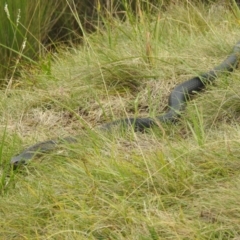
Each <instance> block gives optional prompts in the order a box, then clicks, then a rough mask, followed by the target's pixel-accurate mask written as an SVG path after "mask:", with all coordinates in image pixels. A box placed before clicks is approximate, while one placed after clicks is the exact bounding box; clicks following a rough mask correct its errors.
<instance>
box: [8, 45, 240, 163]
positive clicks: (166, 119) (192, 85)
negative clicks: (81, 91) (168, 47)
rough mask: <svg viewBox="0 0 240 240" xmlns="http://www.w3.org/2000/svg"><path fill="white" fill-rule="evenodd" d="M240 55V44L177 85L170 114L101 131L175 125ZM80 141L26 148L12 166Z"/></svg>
mask: <svg viewBox="0 0 240 240" xmlns="http://www.w3.org/2000/svg"><path fill="white" fill-rule="evenodd" d="M239 56H240V41H239V42H238V43H237V44H236V45H235V46H234V48H233V51H232V53H231V55H229V56H228V57H227V58H226V59H225V60H224V61H223V62H222V63H221V64H219V65H218V66H216V67H214V68H213V69H211V70H210V71H208V72H206V73H202V74H200V75H199V76H196V77H193V78H191V79H189V80H187V81H185V82H183V83H181V84H179V85H177V86H176V87H175V88H174V89H173V91H172V92H171V94H170V96H169V100H168V106H169V109H168V111H167V112H166V113H165V114H163V115H161V116H156V117H155V119H152V118H149V117H148V118H125V119H120V120H116V121H113V122H110V123H107V124H103V125H101V126H100V129H101V130H109V129H111V128H112V127H113V126H116V125H123V126H132V127H133V128H134V130H135V131H141V132H143V131H144V130H145V129H146V128H151V127H152V126H157V125H158V123H159V122H160V123H174V122H176V121H177V120H178V119H179V118H180V116H181V112H182V111H183V110H184V108H185V106H186V102H187V101H188V100H189V97H190V96H191V95H193V94H194V92H199V91H201V90H202V89H204V88H205V86H206V85H207V84H208V83H211V82H213V81H214V80H215V79H216V78H217V77H218V75H219V74H220V73H223V72H232V71H233V70H234V69H235V68H236V67H237V64H238V61H239ZM76 141H77V137H65V138H62V139H60V140H59V139H57V140H56V139H52V140H48V141H44V142H40V143H37V144H35V145H32V146H30V147H28V148H27V149H25V150H24V151H23V152H21V153H20V154H19V155H16V156H14V157H12V159H11V162H10V163H11V164H12V165H13V166H14V167H17V166H19V165H21V164H26V163H27V162H28V161H29V160H31V159H32V158H33V157H34V156H35V155H37V154H39V153H44V152H48V151H50V150H53V149H55V148H57V147H58V145H59V144H60V143H63V142H67V143H73V142H76Z"/></svg>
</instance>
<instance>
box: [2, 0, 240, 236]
mask: <svg viewBox="0 0 240 240" xmlns="http://www.w3.org/2000/svg"><path fill="white" fill-rule="evenodd" d="M16 2H18V1H16ZM22 2H24V1H22ZM52 2H53V1H52ZM56 2H58V1H56ZM59 2H60V1H59ZM123 2H124V1H123ZM136 3H138V1H136ZM149 3H150V2H149ZM18 4H20V1H19V3H18ZM49 4H52V3H50V1H49ZM56 4H57V3H56ZM17 6H18V5H17ZM44 6H46V5H44ZM73 6H74V5H73ZM136 6H138V7H137V8H136V9H137V13H136V11H132V10H131V9H129V8H126V9H125V12H124V19H122V17H117V16H116V15H111V14H110V15H107V14H106V12H103V13H101V14H100V15H99V16H97V17H98V18H99V19H98V18H97V21H96V22H95V24H93V23H91V25H93V27H94V28H93V29H94V31H92V32H88V31H87V30H86V29H85V27H83V24H82V21H76V23H77V25H76V26H78V28H79V29H80V32H81V34H80V33H79V36H81V44H79V45H73V44H72V45H58V46H56V48H55V50H54V51H53V50H52V53H51V52H48V51H47V50H46V51H43V52H44V54H42V55H41V58H40V60H38V61H37V60H36V59H34V58H33V56H31V55H28V53H27V51H31V50H32V49H33V48H29V46H33V45H31V44H29V43H26V44H27V46H26V48H25V49H23V50H21V49H22V42H24V37H25V35H23V36H20V35H19V36H18V35H17V32H16V31H17V29H18V27H22V28H23V30H22V31H24V29H25V28H24V27H23V26H25V27H26V26H29V28H28V27H26V29H30V27H32V25H31V24H30V25H27V22H28V21H26V22H25V23H24V24H23V19H22V16H23V12H21V19H22V20H21V21H22V22H21V24H22V25H21V24H20V23H19V25H18V26H17V22H16V20H13V18H12V17H13V15H14V14H12V13H11V14H10V16H11V20H12V22H10V25H6V26H8V27H6V30H8V31H10V32H11V31H12V32H11V33H12V37H13V39H14V42H12V44H13V45H10V50H13V49H16V56H15V58H14V57H13V58H12V57H11V60H12V61H16V60H19V62H18V63H17V64H16V62H15V64H13V69H15V72H16V73H17V75H13V74H12V73H11V74H9V76H10V77H9V78H7V82H6V83H7V84H6V85H7V86H6V87H3V88H2V90H1V91H0V95H1V105H0V106H1V118H0V122H1V124H0V126H1V132H2V134H1V139H2V141H1V145H0V146H1V147H0V150H1V151H0V152H1V154H0V164H1V175H0V180H1V181H0V190H1V198H0V239H142V240H148V239H154V240H155V239H224V240H225V239H239V238H240V227H239V226H240V208H239V201H240V191H239V190H240V189H239V186H240V185H239V182H240V177H239V176H240V168H239V156H240V151H239V144H240V128H239V118H240V114H239V113H240V111H239V109H240V104H239V102H240V101H239V93H238V92H239V91H238V89H239V88H240V84H239V77H240V72H239V70H236V71H234V72H233V73H231V74H223V75H221V76H220V77H219V78H218V79H217V81H216V84H214V85H213V86H208V88H207V90H206V91H205V92H204V93H201V94H199V95H197V97H196V98H195V99H194V100H193V101H191V102H190V103H189V104H188V107H187V109H186V112H185V113H184V115H183V117H182V120H181V121H180V122H179V123H178V124H177V125H174V126H173V125H171V126H169V125H160V126H159V128H156V129H152V130H150V131H148V132H146V133H145V134H142V133H135V132H133V131H132V130H131V129H128V131H124V130H122V129H116V131H114V132H113V133H111V132H110V133H104V132H101V131H98V130H97V129H96V128H94V127H95V126H98V125H100V124H102V123H104V122H108V121H111V120H114V119H118V118H122V117H126V116H151V117H153V118H154V116H156V115H159V114H161V113H162V112H164V111H165V110H166V106H167V97H168V95H169V93H170V91H171V89H172V88H173V87H174V86H175V85H176V84H177V83H179V82H183V81H185V80H187V79H189V78H191V77H192V76H195V75H197V74H198V73H200V72H204V71H206V70H208V69H209V68H211V67H212V66H215V65H217V64H218V63H220V62H221V61H222V60H223V59H225V58H226V56H227V55H228V54H229V53H231V50H232V47H233V46H234V44H235V43H236V42H237V41H238V40H239V34H240V30H239V16H240V15H239V10H238V8H237V6H236V5H229V3H226V4H225V5H224V3H222V5H221V4H219V3H218V4H216V3H214V2H213V3H211V4H209V5H206V4H204V3H194V2H190V1H185V2H183V1H169V5H166V6H165V7H164V8H163V7H161V6H157V5H154V3H152V4H150V5H149V6H151V7H152V9H153V11H152V12H149V11H147V10H146V11H145V8H146V6H144V8H143V7H141V5H136ZM8 7H9V9H10V1H9V3H8ZM19 7H20V5H19ZM29 7H30V6H29ZM3 8H4V6H3ZM66 8H68V9H70V8H69V6H68V7H66ZM9 11H10V10H9ZM21 11H26V13H27V12H28V11H30V10H27V9H25V10H21ZM31 11H32V10H31ZM45 11H53V12H49V13H46V14H54V13H56V11H55V10H53V8H51V7H50V6H48V7H46V10H45ZM10 12H11V11H10ZM71 14H72V17H73V18H74V19H75V20H76V19H77V16H78V15H76V12H75V11H72V12H71ZM32 15H33V14H32ZM1 16H2V15H1ZM15 16H17V11H16V14H15ZM16 19H17V18H16ZM39 19H43V17H41V15H39ZM6 24H9V19H6ZM14 26H15V27H14ZM34 26H35V29H34V27H33V29H32V30H31V31H29V30H27V31H26V32H27V33H28V34H29V32H32V31H34V30H36V35H37V34H38V33H39V31H38V30H39V29H37V27H36V26H38V24H37V23H35V24H34ZM1 31H2V29H1ZM15 33H16V35H15ZM36 35H35V36H36ZM40 35H41V34H40ZM7 36H8V35H7ZM10 36H11V35H10ZM18 37H19V39H20V40H19V42H18V40H17V39H18ZM21 37H22V38H21ZM48 37H49V36H48ZM48 37H47V39H48ZM28 39H29V37H28ZM39 39H41V37H40V36H39ZM39 39H38V41H37V43H38V44H39V48H41V47H43V49H44V48H45V46H42V45H41V44H42V42H44V40H41V41H40V40H39ZM28 41H29V40H28ZM10 43H11V41H10ZM14 44H16V45H14ZM2 45H4V44H2ZM2 45H1V46H2ZM5 50H6V51H7V49H5ZM25 51H26V52H25ZM10 52H12V51H10ZM10 52H8V53H6V54H13V53H10ZM40 52H41V51H40ZM33 53H36V50H34V51H33ZM29 54H30V52H29ZM30 56H31V57H30ZM3 66H5V65H4V64H3ZM6 67H7V65H6ZM11 70H12V69H11ZM68 135H79V136H81V137H80V139H79V142H78V143H77V144H63V145H62V146H61V147H60V148H59V149H57V150H56V151H53V152H52V153H48V154H42V156H40V157H37V156H36V158H35V159H34V160H33V161H32V162H31V163H30V164H29V165H27V166H24V167H22V168H20V169H18V170H17V171H13V169H11V168H10V167H9V160H10V158H11V156H13V155H14V154H16V153H18V152H19V151H21V150H22V149H24V148H25V147H26V146H28V145H31V144H34V143H35V142H38V141H44V140H46V139H49V138H56V137H63V136H68Z"/></svg>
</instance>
